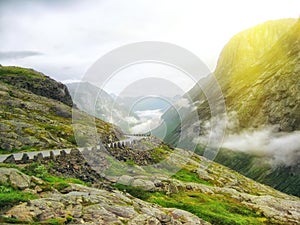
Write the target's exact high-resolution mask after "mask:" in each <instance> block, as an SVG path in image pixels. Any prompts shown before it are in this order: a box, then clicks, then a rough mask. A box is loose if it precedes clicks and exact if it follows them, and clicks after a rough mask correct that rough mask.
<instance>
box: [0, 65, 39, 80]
mask: <svg viewBox="0 0 300 225" xmlns="http://www.w3.org/2000/svg"><path fill="white" fill-rule="evenodd" d="M6 75H23V76H26V77H29V78H40V79H43V80H44V79H45V77H44V76H42V75H41V74H40V73H39V72H36V71H34V70H32V69H27V68H21V67H14V66H5V67H3V66H2V67H0V77H1V76H6Z"/></svg>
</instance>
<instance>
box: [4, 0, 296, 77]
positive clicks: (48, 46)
mask: <svg viewBox="0 0 300 225" xmlns="http://www.w3.org/2000/svg"><path fill="white" fill-rule="evenodd" d="M299 9H300V1H299V0H251V1H241V0H226V1H222V0H206V1H202V0H185V1H183V0H181V1H179V0H178V1H176V0H160V1H158V0H157V1H155V0H128V1H124V0H99V1H93V0H90V1H76V0H72V1H71V0H66V1H59V0H54V1H47V0H39V1H37V0H36V1H34V0H29V1H25V0H24V1H22V0H19V1H17V0H7V1H5V0H0V64H2V65H18V66H24V67H31V68H34V69H36V70H39V71H41V72H43V73H45V74H47V75H49V76H51V77H53V78H55V79H57V80H59V81H66V80H79V79H80V78H81V77H82V76H83V75H84V73H85V72H86V70H87V69H88V68H89V67H90V66H91V64H92V63H94V62H95V61H96V60H97V59H98V58H99V57H101V56H102V55H103V54H105V53H107V52H109V51H110V50H112V49H114V48H117V47H119V46H122V45H124V44H129V43H132V42H138V41H164V42H170V43H173V44H176V45H179V46H181V47H183V48H186V49H187V50H189V51H191V52H193V53H194V54H196V55H197V56H198V57H199V58H200V59H202V60H203V61H204V62H205V63H206V64H207V66H208V67H209V68H210V69H211V70H213V69H214V68H215V66H216V62H217V59H218V56H219V54H220V51H221V50H222V48H223V46H224V45H225V44H226V43H227V42H228V41H229V39H230V38H231V37H232V36H233V35H234V34H236V33H237V32H239V31H242V30H244V29H247V28H249V27H251V26H254V25H256V24H259V23H262V22H265V21H267V20H273V19H280V18H291V17H293V18H298V17H299V15H300V11H299Z"/></svg>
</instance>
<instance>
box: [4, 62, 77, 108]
mask: <svg viewBox="0 0 300 225" xmlns="http://www.w3.org/2000/svg"><path fill="white" fill-rule="evenodd" d="M0 81H1V82H3V83H6V84H10V85H13V86H14V87H16V88H23V89H26V90H28V91H30V92H32V93H34V94H36V95H40V96H43V97H46V98H50V99H54V100H57V101H60V102H62V103H64V104H66V105H68V106H72V105H73V102H72V98H71V96H70V94H69V91H68V88H67V87H66V86H65V85H64V84H62V83H59V82H57V81H55V80H53V79H51V78H50V77H48V76H45V75H44V74H42V73H40V72H37V71H35V70H33V69H25V68H20V67H12V66H5V67H4V66H0Z"/></svg>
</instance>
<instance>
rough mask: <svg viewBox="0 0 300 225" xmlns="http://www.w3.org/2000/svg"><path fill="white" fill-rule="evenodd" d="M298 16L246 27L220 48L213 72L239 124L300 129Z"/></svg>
mask: <svg viewBox="0 0 300 225" xmlns="http://www.w3.org/2000/svg"><path fill="white" fill-rule="evenodd" d="M299 74H300V20H298V21H297V20H293V19H288V20H278V21H270V22H267V23H265V24H262V25H259V26H257V27H254V28H251V29H249V30H246V31H244V32H242V33H240V34H238V35H236V36H235V37H233V38H232V40H231V41H230V42H229V43H228V44H227V45H226V46H225V48H224V50H223V51H222V53H221V55H220V58H219V61H218V66H217V68H216V71H215V73H214V75H215V76H216V78H217V80H218V81H219V84H220V86H221V88H222V91H223V94H224V97H225V101H226V107H227V110H228V111H229V112H230V111H234V112H236V113H237V117H238V121H239V124H240V127H241V128H253V127H254V128H257V127H260V126H264V125H278V127H279V130H281V131H293V130H299V129H300V114H299V113H300V104H299V103H300V79H299Z"/></svg>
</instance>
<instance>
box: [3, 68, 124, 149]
mask: <svg viewBox="0 0 300 225" xmlns="http://www.w3.org/2000/svg"><path fill="white" fill-rule="evenodd" d="M0 97H1V98H0V121H1V123H0V133H1V135H0V149H1V152H3V153H7V152H9V151H24V150H41V149H55V148H70V147H74V146H76V140H75V136H74V132H73V127H72V107H71V106H72V104H73V103H72V99H71V96H70V95H69V92H68V89H67V88H66V86H65V85H63V84H61V83H58V82H56V81H54V80H52V79H50V78H49V77H47V76H45V75H43V74H41V73H39V72H36V71H34V70H32V69H25V68H18V67H5V66H1V67H0ZM74 110H75V113H76V114H77V115H78V117H79V116H80V117H81V121H82V123H80V121H79V122H78V123H77V124H76V126H78V130H82V133H81V134H79V135H78V136H79V137H78V139H86V136H88V134H89V133H91V134H92V132H93V131H92V129H91V128H90V127H89V126H88V125H87V124H85V121H87V118H89V116H88V115H87V114H85V113H83V112H80V111H79V110H76V109H74ZM96 127H97V131H98V134H99V136H101V138H102V139H103V140H105V139H108V138H113V139H116V138H117V137H116V136H117V135H116V133H118V136H121V135H122V134H121V132H120V131H118V129H117V128H115V127H113V126H112V125H111V124H109V123H106V122H103V121H101V120H96ZM80 135H81V136H80ZM89 140H90V139H89ZM89 140H86V141H87V142H88V141H89ZM77 141H82V142H84V141H85V140H77ZM87 144H95V143H87Z"/></svg>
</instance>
